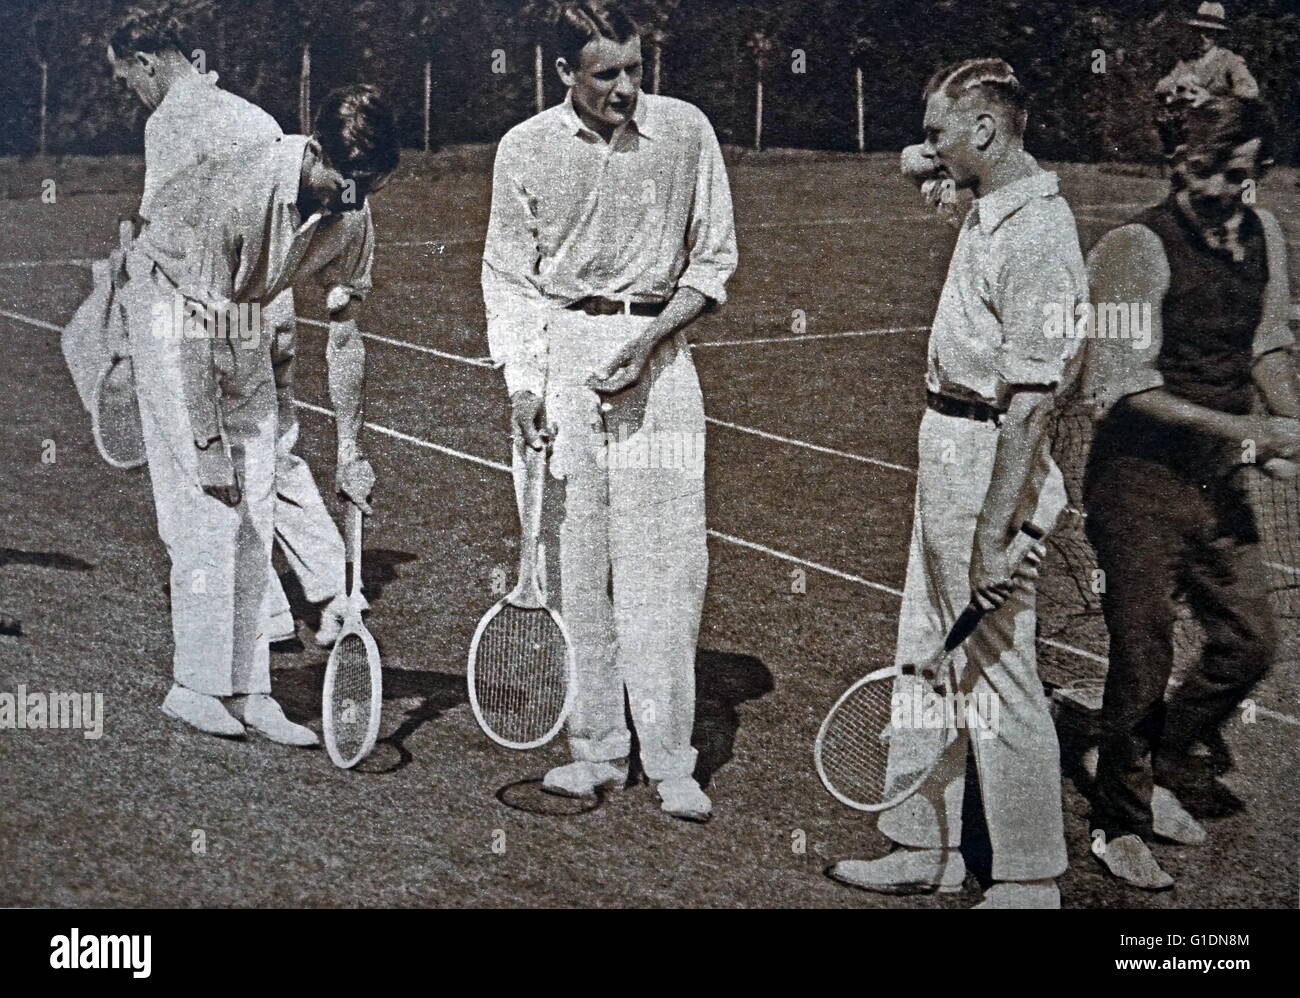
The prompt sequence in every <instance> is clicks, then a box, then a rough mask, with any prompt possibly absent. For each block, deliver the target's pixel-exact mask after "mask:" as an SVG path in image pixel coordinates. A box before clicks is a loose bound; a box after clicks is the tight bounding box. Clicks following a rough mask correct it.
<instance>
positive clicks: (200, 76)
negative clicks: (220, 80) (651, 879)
mask: <svg viewBox="0 0 1300 998" xmlns="http://www.w3.org/2000/svg"><path fill="white" fill-rule="evenodd" d="M216 85H217V74H216V73H194V74H192V75H186V76H182V77H181V78H180V79H178V80H177V81H176V82H175V83H173V84H172V85H171V86H170V87H168V88H167V93H165V94H163V99H162V100H161V101H159V102H158V105H159V107H161V106H162V105H163V104H166V103H167V102H168V101H169V100H172V101H174V100H176V99H178V98H179V97H180V96H181V94H183V93H184V92H185V91H187V90H192V89H194V88H195V87H216Z"/></svg>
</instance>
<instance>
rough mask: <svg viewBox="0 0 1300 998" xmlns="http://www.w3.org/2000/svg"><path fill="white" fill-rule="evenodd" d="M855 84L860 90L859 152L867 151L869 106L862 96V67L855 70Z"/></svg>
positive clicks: (858, 90)
mask: <svg viewBox="0 0 1300 998" xmlns="http://www.w3.org/2000/svg"><path fill="white" fill-rule="evenodd" d="M853 80H854V84H855V86H856V87H857V92H858V152H860V153H862V152H866V151H867V114H866V112H867V108H866V104H865V103H864V101H863V97H862V67H861V66H859V67H857V68H856V69H855V70H854V71H853Z"/></svg>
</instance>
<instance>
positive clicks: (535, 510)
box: [466, 447, 575, 749]
mask: <svg viewBox="0 0 1300 998" xmlns="http://www.w3.org/2000/svg"><path fill="white" fill-rule="evenodd" d="M524 455H525V465H524V504H523V536H522V537H521V539H520V545H519V547H520V550H519V581H518V583H517V584H516V586H515V588H514V589H513V590H512V591H511V592H510V593H509V594H508V595H507V596H506V597H505V598H504V599H502V600H501V601H500V602H498V603H497V604H496V606H494V607H492V609H490V610H489V611H488V612H487V613H486V614H484V616H483V619H482V620H480V621H479V625H478V628H477V629H476V630H475V631H474V640H473V641H472V642H471V643H470V647H469V669H468V671H467V674H466V678H467V681H468V684H469V702H470V707H471V708H473V710H474V718H475V720H477V721H478V724H479V727H480V728H482V729H483V733H484V734H485V735H487V736H488V737H489V738H491V739H492V740H493V741H494V742H496V743H497V744H498V745H502V746H504V747H506V748H512V749H531V748H538V747H540V746H542V745H545V744H546V743H547V742H549V741H550V740H551V739H552V738H554V737H555V736H556V735H557V734H558V733H559V731H560V729H561V728H562V727H563V726H564V722H565V720H566V719H567V718H568V716H569V710H570V709H571V708H572V707H573V690H574V685H575V678H574V669H575V665H574V658H573V646H572V643H571V642H570V641H569V632H568V630H567V629H566V628H565V626H564V621H563V620H562V619H561V618H560V615H559V614H557V613H555V612H554V611H552V610H551V609H549V608H548V607H547V606H546V602H545V598H544V597H543V595H542V592H541V589H540V587H539V586H538V584H537V543H538V535H539V533H540V531H541V521H542V497H543V493H544V491H545V488H546V453H545V451H539V450H534V449H533V448H532V447H525V448H524Z"/></svg>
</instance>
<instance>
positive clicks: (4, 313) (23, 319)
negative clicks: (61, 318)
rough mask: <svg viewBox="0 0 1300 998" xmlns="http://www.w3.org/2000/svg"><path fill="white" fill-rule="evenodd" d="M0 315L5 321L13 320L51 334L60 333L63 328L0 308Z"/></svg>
mask: <svg viewBox="0 0 1300 998" xmlns="http://www.w3.org/2000/svg"><path fill="white" fill-rule="evenodd" d="M0 315H2V316H4V317H5V318H6V319H13V320H14V322H25V323H27V325H29V326H35V327H36V328H37V329H48V330H49V331H50V332H52V333H62V332H63V327H62V326H56V325H55V324H54V323H52V322H46V321H45V320H44V319H33V318H32V317H31V316H30V315H20V314H19V313H17V312H10V311H7V310H6V309H3V308H0Z"/></svg>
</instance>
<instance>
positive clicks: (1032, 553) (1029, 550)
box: [970, 530, 1047, 613]
mask: <svg viewBox="0 0 1300 998" xmlns="http://www.w3.org/2000/svg"><path fill="white" fill-rule="evenodd" d="M1045 557H1047V545H1046V544H1045V543H1044V542H1043V541H1042V540H1041V539H1035V538H1033V537H1032V536H1030V535H1029V534H1027V533H1025V532H1024V531H1023V530H1021V531H1019V532H1017V534H1016V537H1015V539H1014V540H1013V541H1012V542H1011V546H1010V547H1007V546H1006V545H1004V544H1001V543H999V542H998V541H996V540H994V541H992V542H990V541H988V540H986V539H985V537H984V534H983V532H982V531H977V532H976V534H975V546H974V547H973V548H972V549H971V562H970V588H971V602H972V603H974V604H975V605H976V606H978V607H979V608H980V609H981V610H983V611H984V612H986V613H987V612H988V611H990V610H996V609H997V608H998V607H1000V606H1001V605H1002V604H1003V603H1005V602H1006V601H1007V599H1008V598H1010V596H1011V594H1012V593H1013V592H1015V590H1016V587H1017V586H1019V585H1022V584H1023V583H1024V582H1026V581H1033V580H1034V579H1037V578H1038V573H1039V571H1040V570H1041V566H1042V563H1043V559H1044V558H1045Z"/></svg>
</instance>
